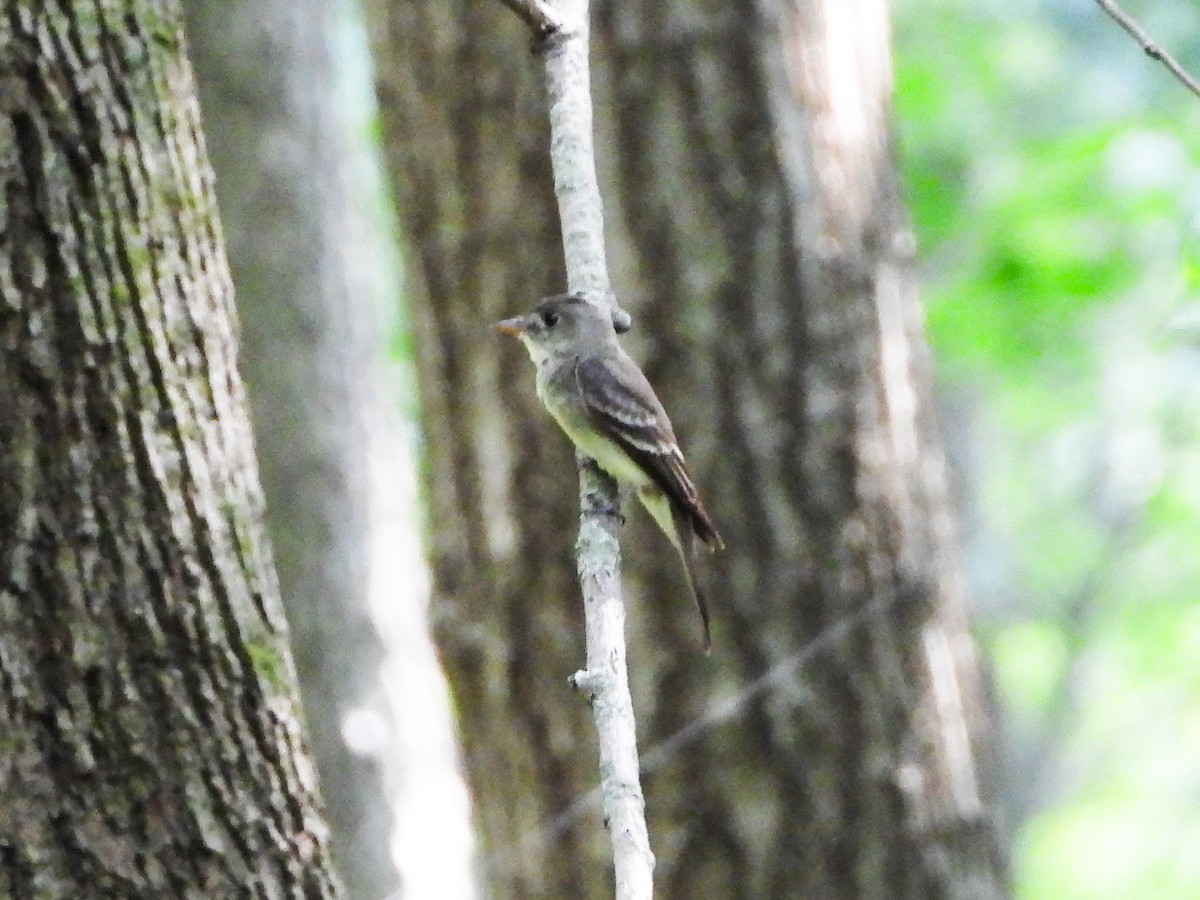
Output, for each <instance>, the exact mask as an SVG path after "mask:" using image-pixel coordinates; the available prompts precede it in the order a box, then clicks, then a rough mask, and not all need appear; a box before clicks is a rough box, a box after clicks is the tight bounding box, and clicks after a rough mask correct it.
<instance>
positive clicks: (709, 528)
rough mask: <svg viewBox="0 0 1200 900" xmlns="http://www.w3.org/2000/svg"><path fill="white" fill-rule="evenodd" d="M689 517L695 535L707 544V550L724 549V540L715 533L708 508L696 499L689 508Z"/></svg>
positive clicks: (715, 527) (715, 529) (715, 528)
mask: <svg viewBox="0 0 1200 900" xmlns="http://www.w3.org/2000/svg"><path fill="white" fill-rule="evenodd" d="M690 519H691V525H692V529H693V530H694V531H695V532H696V537H698V538H700V540H702V541H704V543H706V544H708V549H709V550H724V549H725V542H724V541H723V540H721V535H719V534H717V526H716V525H714V524H713V520H712V518H711V517H710V516H709V514H708V510H706V509H705V508H704V507H703V506H701V505H700V501H699V500H696V504H695V506H694V507H693V508H692V509H691V516H690Z"/></svg>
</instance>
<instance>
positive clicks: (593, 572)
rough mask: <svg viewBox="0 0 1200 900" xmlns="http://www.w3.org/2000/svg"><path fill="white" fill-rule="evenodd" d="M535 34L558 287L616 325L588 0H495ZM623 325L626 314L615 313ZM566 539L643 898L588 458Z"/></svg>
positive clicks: (605, 509)
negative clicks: (595, 129) (575, 531)
mask: <svg viewBox="0 0 1200 900" xmlns="http://www.w3.org/2000/svg"><path fill="white" fill-rule="evenodd" d="M501 2H502V3H504V5H505V6H507V7H509V8H510V9H512V10H513V11H515V12H516V13H517V15H519V16H520V17H521V18H522V19H523V20H524V21H525V22H526V23H527V24H528V25H529V27H530V28H531V29H533V32H534V34H535V36H536V38H537V42H536V44H535V48H536V49H537V50H538V51H539V52H540V54H541V57H542V60H543V62H544V63H545V67H546V94H547V105H548V108H549V116H550V165H551V168H552V169H553V171H554V195H555V199H556V200H557V201H558V217H559V223H560V227H561V232H562V241H563V257H564V261H565V263H566V271H567V290H568V291H570V292H571V293H575V292H581V293H584V294H586V295H587V296H588V298H589V299H591V300H593V301H595V302H597V303H601V304H605V305H606V306H607V307H608V308H609V310H610V311H612V312H613V314H614V324H616V325H617V327H621V323H622V320H620V318H619V317H620V315H621V314H620V313H619V311H618V310H617V307H616V303H615V300H614V297H613V292H612V286H611V282H610V281H609V277H608V267H607V264H606V262H605V251H604V214H603V209H602V204H601V201H600V186H599V182H598V181H597V178H596V159H595V150H594V148H593V142H592V95H591V76H590V73H589V70H588V0H553V3H552V4H548V3H546V2H544V0H501ZM624 325H625V327H628V321H627V316H626V318H625V320H624ZM579 492H580V516H579V539H578V541H577V543H576V545H575V552H576V561H577V566H578V570H579V584H580V589H581V590H582V593H583V610H584V625H585V629H586V632H587V635H586V636H587V668H586V669H585V670H583V671H581V672H576V673H575V674H574V675H572V676H571V679H570V681H571V684H572V685H574V686H575V687H576V688H578V689H579V690H580V691H581V692H582V693H583V694H585V695H586V696H587V698H588V700H589V701H590V703H591V707H592V716H593V719H594V721H595V724H596V733H597V737H598V744H599V751H600V752H599V757H600V793H601V796H602V798H603V804H604V821H605V824H606V825H607V827H608V830H609V837H610V838H611V840H612V851H613V870H614V874H615V876H616V877H615V882H616V898H617V900H650V898H651V896H652V893H653V883H654V877H653V876H654V854H653V853H651V851H650V837H649V832H648V830H647V828H646V803H645V799H644V797H643V795H642V785H641V781H640V777H639V764H638V748H637V738H636V728H635V723H634V715H633V697H632V695H631V694H630V691H629V672H628V668H627V666H626V651H625V600H624V591H623V589H622V586H621V547H620V543H619V540H618V535H619V531H620V524H621V515H620V498H619V496H618V494H617V485H616V482H614V481H613V480H612V479H611V478H609V477H608V476H607V475H606V474H605V473H604V472H602V471H601V470H600V469H599V468H597V466H596V465H595V463H594V462H592V461H591V460H589V459H586V458H585V457H580V458H579Z"/></svg>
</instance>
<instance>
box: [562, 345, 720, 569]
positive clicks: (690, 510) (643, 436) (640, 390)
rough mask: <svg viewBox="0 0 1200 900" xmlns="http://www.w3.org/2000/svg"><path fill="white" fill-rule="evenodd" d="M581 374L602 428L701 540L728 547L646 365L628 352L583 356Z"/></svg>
mask: <svg viewBox="0 0 1200 900" xmlns="http://www.w3.org/2000/svg"><path fill="white" fill-rule="evenodd" d="M575 379H576V382H577V383H578V386H579V395H580V397H581V398H582V400H583V407H584V410H585V411H586V412H587V415H588V417H589V418H590V419H591V421H592V423H593V424H594V425H595V426H596V428H598V429H599V430H600V432H601V433H602V434H604V435H605V436H607V437H608V438H610V439H611V440H613V441H615V442H616V444H617V445H618V446H619V447H620V448H621V449H622V450H624V451H625V453H626V454H627V455H628V456H629V458H630V459H631V460H633V462H634V463H635V464H636V465H637V466H638V467H639V468H640V469H641V470H642V471H643V472H645V473H646V474H647V475H648V476H649V477H650V478H651V479H652V480H653V481H654V483H655V484H657V485H658V486H659V487H660V488H661V489H662V491H663V493H665V494H666V495H667V497H668V498H670V500H671V504H672V506H676V507H678V508H680V509H682V510H684V511H685V512H686V513H687V515H688V518H689V519H691V521H692V523H693V527H694V529H695V533H696V535H697V536H699V538H700V539H701V540H703V541H704V542H705V543H707V544H709V545H710V546H713V547H720V546H722V544H721V538H720V536H719V535H718V534H717V529H716V526H715V525H714V524H713V521H712V519H711V518H710V517H709V515H708V513H707V512H706V511H705V509H704V507H703V505H702V504H701V503H700V496H699V494H698V493H697V491H696V485H695V483H694V482H693V481H692V477H691V475H690V474H689V473H688V470H687V465H686V464H685V462H684V459H683V452H682V451H681V450H680V449H679V442H678V441H677V440H676V439H675V430H674V429H673V428H672V427H671V420H670V419H668V418H667V413H666V410H664V409H663V406H662V403H661V402H659V399H658V397H657V395H656V394H655V393H654V389H653V388H652V387H651V386H650V382H649V381H647V380H646V376H645V375H643V374H642V370H641V369H639V368H638V367H637V365H636V364H635V363H634V362H633V361H632V360H630V359H629V358H628V357H625V356H595V357H589V358H587V359H581V360H580V361H579V363H578V364H577V365H576V367H575ZM681 537H682V536H681Z"/></svg>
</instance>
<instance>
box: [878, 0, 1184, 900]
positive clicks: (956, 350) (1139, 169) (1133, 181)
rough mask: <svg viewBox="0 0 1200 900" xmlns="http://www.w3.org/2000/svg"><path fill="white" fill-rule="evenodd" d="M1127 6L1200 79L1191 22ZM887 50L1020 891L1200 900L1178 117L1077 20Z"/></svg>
mask: <svg viewBox="0 0 1200 900" xmlns="http://www.w3.org/2000/svg"><path fill="white" fill-rule="evenodd" d="M1126 7H1127V9H1128V11H1129V12H1130V13H1131V14H1133V15H1135V16H1136V17H1138V18H1139V20H1140V21H1141V23H1142V25H1143V26H1144V27H1146V28H1147V29H1148V30H1149V32H1150V33H1151V34H1152V35H1154V36H1155V37H1156V38H1157V39H1158V40H1159V41H1160V42H1161V43H1162V44H1163V45H1164V46H1165V47H1167V48H1168V49H1169V50H1170V51H1171V52H1172V53H1173V54H1174V55H1175V56H1176V57H1177V58H1178V59H1179V60H1180V61H1181V62H1182V63H1183V64H1184V65H1185V67H1188V68H1189V69H1190V70H1191V71H1192V72H1194V73H1200V7H1197V6H1196V5H1195V3H1194V2H1191V0H1186V2H1185V0H1145V2H1141V3H1134V2H1132V0H1130V2H1128V3H1126ZM894 27H895V47H896V79H897V81H896V102H897V128H898V131H899V140H900V157H901V164H902V167H903V170H904V175H905V179H906V183H907V187H908V192H909V202H910V206H911V209H912V213H913V217H914V222H915V227H916V230H917V235H918V240H919V243H920V246H921V265H922V273H923V279H924V288H923V290H924V296H925V299H926V308H927V314H928V323H929V329H930V337H931V340H932V342H933V345H934V348H935V352H936V354H937V363H938V369H939V381H940V383H941V387H942V393H943V395H944V396H945V398H946V403H947V406H948V407H950V408H951V409H952V410H953V411H955V413H956V414H955V415H954V416H953V417H952V419H951V417H948V420H950V421H952V422H953V424H952V425H951V426H950V427H949V428H948V435H947V438H948V442H949V445H950V449H951V454H952V457H953V458H954V459H955V460H956V462H957V463H958V465H959V468H960V470H961V471H962V472H963V480H964V481H965V483H966V484H967V485H968V487H967V489H965V490H964V491H963V498H962V500H963V508H964V522H965V524H964V532H965V534H964V542H965V555H966V560H967V564H968V570H969V573H970V575H971V579H972V583H973V589H974V596H975V600H976V606H977V610H978V614H977V621H978V623H979V633H980V637H981V639H982V640H983V641H984V642H985V644H987V645H988V647H989V649H990V651H991V658H992V661H993V663H992V664H993V666H994V676H995V680H996V683H997V687H998V691H999V694H1000V697H1001V702H1002V705H1003V707H1004V717H1005V720H1006V740H1007V743H1008V745H1009V746H1008V751H1009V752H1008V758H1009V761H1010V763H1011V770H1012V777H1011V778H1009V779H1008V782H1007V783H1006V784H1005V785H1004V786H1003V793H1004V797H1005V807H1006V809H1007V816H1008V819H1009V822H1008V824H1009V826H1010V827H1012V828H1013V829H1014V845H1015V848H1016V858H1015V869H1016V871H1015V879H1016V889H1017V896H1018V897H1021V898H1031V900H1032V898H1055V900H1101V898H1103V900H1113V898H1131V900H1132V898H1136V900H1155V898H1192V897H1200V666H1198V665H1197V661H1198V660H1200V294H1198V291H1200V249H1198V247H1200V242H1198V237H1200V235H1198V230H1200V152H1198V148H1197V135H1200V99H1197V98H1196V97H1195V96H1193V95H1192V94H1190V93H1188V92H1187V91H1186V90H1185V89H1184V88H1183V87H1182V86H1181V85H1180V84H1178V83H1177V82H1176V81H1174V80H1173V79H1172V78H1171V77H1170V75H1169V74H1168V73H1167V71H1166V69H1165V68H1164V67H1162V66H1161V65H1159V64H1158V63H1156V62H1154V61H1153V60H1151V59H1149V58H1148V57H1147V56H1146V55H1145V54H1143V53H1142V52H1141V51H1140V49H1139V48H1138V47H1137V45H1136V44H1135V43H1134V42H1133V41H1132V40H1131V39H1130V38H1129V37H1128V36H1127V35H1125V34H1124V32H1122V31H1120V30H1119V29H1118V27H1117V26H1116V24H1115V23H1113V22H1112V21H1111V20H1109V19H1108V18H1107V17H1106V16H1105V15H1104V14H1103V12H1102V11H1101V10H1100V8H1099V6H1098V5H1097V4H1096V3H1094V2H1092V0H1058V2H1051V0H1009V2H1004V3H1001V2H997V0H974V2H968V0H922V2H917V0H898V2H897V4H896V8H895V10H894ZM960 413H961V414H960Z"/></svg>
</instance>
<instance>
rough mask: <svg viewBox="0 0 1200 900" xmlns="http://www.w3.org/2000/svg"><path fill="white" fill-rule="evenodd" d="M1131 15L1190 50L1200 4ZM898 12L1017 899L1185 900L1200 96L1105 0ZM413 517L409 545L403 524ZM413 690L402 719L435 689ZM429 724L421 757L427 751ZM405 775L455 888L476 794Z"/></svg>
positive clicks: (902, 151) (958, 489)
mask: <svg viewBox="0 0 1200 900" xmlns="http://www.w3.org/2000/svg"><path fill="white" fill-rule="evenodd" d="M1128 9H1129V11H1130V12H1131V13H1132V14H1133V15H1135V16H1137V17H1138V19H1139V21H1140V22H1141V23H1142V24H1143V25H1144V26H1145V27H1146V28H1147V30H1148V31H1149V32H1150V33H1151V34H1152V35H1154V36H1155V37H1156V38H1157V39H1158V40H1159V41H1160V42H1161V43H1162V44H1163V45H1164V46H1166V47H1168V48H1169V49H1170V50H1171V51H1172V52H1173V53H1174V54H1175V55H1176V56H1177V58H1179V59H1180V60H1181V61H1182V62H1183V63H1184V64H1185V65H1187V64H1188V62H1189V61H1193V63H1194V62H1195V61H1200V17H1197V16H1196V15H1195V10H1194V8H1192V7H1191V5H1190V4H1187V3H1184V2H1177V0H1155V2H1146V3H1130V4H1128ZM892 20H893V21H892V24H893V42H894V54H895V55H894V61H895V71H896V92H895V126H896V128H897V132H898V137H899V142H898V150H899V154H898V155H899V162H900V166H901V171H902V174H903V179H904V185H905V190H906V199H907V202H908V204H909V208H910V210H911V213H912V216H913V219H914V225H915V230H916V233H917V238H918V244H919V250H918V254H919V259H920V261H921V271H922V278H921V294H922V298H923V302H924V306H925V309H926V314H927V329H928V335H929V338H930V341H931V343H932V345H933V347H934V351H935V362H936V374H937V383H938V401H939V406H940V411H941V414H942V415H941V418H942V421H943V435H944V440H945V442H946V445H947V447H948V450H949V453H950V456H951V460H952V463H953V471H954V480H955V500H956V504H957V513H958V517H959V520H960V537H961V544H962V553H963V557H964V560H965V563H966V571H967V575H968V579H969V583H970V597H971V603H972V617H973V630H974V632H975V634H976V636H977V638H978V639H979V640H980V641H981V643H982V645H983V646H984V648H985V649H986V656H987V660H988V669H989V673H990V679H991V681H992V684H993V687H994V696H995V700H996V703H997V705H998V707H999V709H1000V711H1001V718H1002V723H1003V725H1002V741H1003V744H1004V759H1005V763H1006V765H1005V767H1004V772H1005V784H1004V785H1003V790H1002V791H1001V800H1002V805H1003V814H1004V818H1005V821H1006V822H1007V823H1008V826H1009V827H1010V829H1011V839H1012V848H1013V865H1014V888H1015V894H1016V896H1018V897H1022V898H1042V897H1054V898H1062V900H1075V898H1078V900H1092V898H1095V900H1100V898H1106V900H1107V898H1114V897H1135V896H1136V897H1139V898H1164V900H1165V898H1179V897H1189V896H1196V895H1198V894H1200V854H1197V853H1196V852H1195V851H1196V848H1198V847H1200V818H1197V816H1196V815H1195V810H1196V809H1197V806H1198V804H1200V764H1198V763H1197V760H1200V680H1198V676H1197V674H1196V667H1195V665H1194V660H1195V659H1196V658H1198V657H1200V606H1197V604H1196V602H1195V601H1196V595H1197V586H1198V585H1200V553H1197V552H1196V535H1197V533H1198V531H1200V417H1197V415H1196V412H1197V410H1200V302H1198V301H1197V298H1196V290H1197V287H1198V285H1200V257H1198V255H1197V231H1198V228H1200V177H1198V174H1197V173H1198V168H1197V162H1198V157H1197V148H1196V142H1195V135H1196V134H1197V129H1198V126H1200V101H1198V100H1197V98H1195V97H1194V96H1192V95H1190V94H1189V93H1188V92H1187V91H1186V90H1185V89H1184V88H1183V87H1182V86H1181V85H1180V84H1179V83H1177V82H1176V81H1174V80H1173V79H1172V78H1171V77H1170V76H1169V75H1168V74H1167V72H1166V70H1165V69H1163V68H1162V67H1160V66H1159V65H1157V64H1156V63H1154V62H1153V61H1151V60H1150V59H1148V58H1147V57H1146V56H1144V55H1143V54H1142V53H1140V52H1139V49H1138V47H1137V46H1136V44H1135V43H1134V42H1133V41H1131V39H1130V38H1129V37H1128V36H1127V35H1126V34H1124V33H1123V32H1121V31H1120V30H1119V29H1118V28H1117V27H1116V25H1115V24H1114V23H1113V22H1112V21H1111V20H1109V19H1108V18H1106V17H1105V16H1104V15H1103V14H1102V12H1101V10H1100V9H1099V7H1098V6H1097V5H1096V4H1095V3H1093V2H1091V0H1071V2H1067V3H1055V2H1049V0H1018V2H1011V0H1003V2H1002V0H986V2H982V3H981V2H973V3H966V2H961V0H931V2H916V0H897V2H896V3H894V5H893V10H892ZM363 29H364V26H363V25H362V23H361V22H360V21H359V20H358V18H357V13H356V12H355V11H354V10H352V9H350V8H349V7H344V8H343V17H342V24H341V26H340V27H339V34H340V36H341V37H340V39H339V46H340V47H341V50H340V52H339V54H338V58H337V60H338V65H339V67H340V69H341V75H342V77H343V78H344V80H345V85H346V96H347V98H348V99H349V100H350V102H351V105H352V107H353V109H354V110H355V112H354V117H355V118H356V119H357V121H358V131H357V132H356V140H357V141H358V146H359V150H360V152H361V154H362V160H363V166H362V170H361V172H360V174H361V175H362V176H363V185H364V186H365V187H364V188H363V193H362V194H361V195H360V197H359V199H360V201H361V202H363V203H364V204H365V206H366V208H367V209H369V210H370V212H369V215H371V216H373V217H375V218H374V221H375V222H376V223H381V226H380V227H381V229H382V230H386V229H387V228H390V225H389V224H388V223H390V221H391V219H390V217H391V215H392V211H391V209H390V207H389V203H390V200H388V199H386V197H385V194H386V190H385V189H384V188H383V187H382V180H381V179H380V178H379V176H378V170H377V169H376V168H375V166H376V165H377V164H374V163H372V162H371V155H372V153H374V152H375V150H376V147H375V144H376V142H377V140H378V134H379V125H378V123H377V122H376V121H375V118H374V116H375V113H374V111H373V106H372V101H371V97H370V82H369V79H370V74H369V70H368V68H367V66H368V63H367V59H366V56H365V54H366V44H367V37H366V35H365V33H364V31H363ZM1195 67H1196V66H1195V64H1193V66H1192V68H1193V69H1194V68H1195ZM383 249H386V248H383ZM400 267H402V262H401V263H398V268H397V269H396V270H395V271H393V272H392V273H391V275H390V276H389V277H388V279H387V280H386V283H385V285H384V286H383V287H382V288H381V291H382V293H383V294H389V293H390V292H391V291H392V290H393V289H395V290H396V291H397V294H396V296H397V298H398V300H399V302H400V309H399V310H398V315H399V322H400V324H399V325H398V326H397V332H396V336H395V339H394V340H393V342H392V345H393V360H394V361H395V362H396V363H397V364H398V369H397V371H399V372H401V373H402V378H403V377H406V376H405V375H404V373H407V372H409V363H410V359H411V358H410V356H409V354H410V353H411V345H410V343H409V340H408V338H407V337H406V336H405V331H404V328H403V320H404V312H403V296H402V292H401V291H400V288H399V286H400V283H401V281H402V274H401V272H400V271H399V268H400ZM388 285H391V287H389V286H388ZM521 299H522V298H514V303H518V302H519V301H520V300H521ZM498 352H499V351H498ZM405 392H406V393H407V395H408V396H409V398H410V401H409V402H408V403H407V404H406V405H405V407H404V408H405V414H406V416H407V422H408V424H407V426H406V428H405V430H404V433H405V434H406V435H407V437H406V443H407V450H406V451H405V452H406V453H409V451H411V455H409V456H408V458H409V462H410V464H415V463H414V462H413V461H414V460H416V459H418V458H419V456H420V438H419V433H418V430H417V418H416V417H417V410H416V407H415V399H413V398H415V389H414V388H412V387H411V386H408V387H407V388H405ZM402 534H403V535H406V537H405V541H406V542H407V543H406V546H408V547H409V548H410V550H411V548H413V547H414V546H415V545H414V544H413V542H414V541H416V540H417V530H416V528H415V527H406V528H403V529H402ZM414 552H415V551H414ZM422 589H423V588H422V586H421V584H420V583H419V582H418V583H417V584H416V585H414V586H413V587H412V590H415V591H418V592H419V591H421V590H422ZM379 614H380V616H381V617H382V618H383V619H388V618H389V617H391V618H392V619H394V618H395V616H396V611H395V610H394V609H392V610H385V609H383V608H381V609H380V611H379ZM385 631H386V628H385ZM397 671H398V670H397V669H396V665H395V663H393V669H392V672H393V675H396V673H397ZM425 678H426V676H423V675H421V674H419V673H415V672H409V673H407V675H406V676H404V677H400V678H399V679H398V682H397V683H399V684H401V685H405V684H408V685H411V684H422V685H424V684H427V682H426V681H425ZM399 697H400V698H399V700H398V702H399V704H400V708H402V709H407V710H408V714H411V713H412V712H413V710H414V708H415V707H414V706H413V704H415V703H419V702H423V701H424V700H426V699H428V695H427V694H426V693H424V692H423V691H422V690H421V689H417V690H415V691H412V690H407V689H404V688H403V687H401V694H400V695H399ZM430 714H431V715H435V713H432V712H431V713H430ZM439 734H440V735H441V736H440V737H439V738H437V739H436V740H441V741H445V740H447V739H448V737H447V735H446V734H445V733H444V732H439ZM436 740H435V741H434V743H431V744H427V745H426V744H423V745H422V746H423V747H426V750H420V749H418V750H417V751H415V753H414V754H411V755H410V757H409V758H425V759H426V762H428V763H429V764H430V765H433V760H432V757H430V756H429V755H428V754H434V755H436V753H435V751H432V750H428V748H429V747H435V746H440V747H442V748H443V749H444V748H445V744H444V743H442V744H440V745H439V744H437V743H436ZM423 753H424V754H426V756H424V757H422V754H423ZM401 782H402V784H403V785H407V787H402V789H401V790H400V792H399V794H398V796H397V799H398V801H399V802H400V803H401V805H402V806H404V804H405V801H404V799H403V798H404V797H406V796H407V797H409V799H410V801H413V802H409V803H408V804H407V806H408V809H409V810H410V811H409V812H408V813H406V812H405V810H404V809H403V808H401V809H400V811H399V812H400V815H401V819H402V821H409V822H410V824H409V825H408V826H407V827H404V826H402V828H401V832H400V833H399V835H398V838H397V842H396V848H397V857H398V859H399V861H400V864H401V869H402V872H403V873H404V874H405V876H406V881H407V884H408V885H409V887H410V888H411V889H413V890H414V896H418V895H422V894H421V891H422V889H423V888H422V885H424V886H425V888H424V889H425V890H428V893H427V894H424V896H430V897H432V896H447V894H446V893H439V892H445V891H448V890H450V887H449V884H450V883H451V882H453V881H454V878H453V877H451V879H450V881H449V882H447V881H446V880H445V878H446V875H447V868H446V867H445V866H444V865H442V864H440V863H438V862H437V861H436V860H435V858H434V857H431V856H430V855H429V852H428V850H427V849H424V848H425V847H426V846H427V845H426V844H425V843H423V842H422V838H424V839H425V841H427V842H428V846H433V845H437V846H440V847H441V848H442V849H443V850H446V849H447V848H450V849H449V851H448V852H449V854H450V858H451V859H453V858H455V854H456V853H458V854H462V853H465V852H467V851H466V850H465V847H466V842H467V838H466V837H465V833H464V832H463V831H462V828H461V821H460V818H459V817H460V816H461V815H462V813H463V811H464V809H463V800H462V797H461V796H460V795H458V794H456V793H454V792H455V790H456V788H455V787H454V786H453V785H454V782H453V776H452V775H451V774H447V771H446V769H445V767H444V766H443V767H442V768H439V769H438V773H437V775H436V777H430V778H425V777H424V776H422V775H421V774H420V773H419V772H411V771H410V772H407V773H403V776H402V778H401ZM418 785H419V786H418ZM448 798H453V802H449V803H448ZM431 810H438V811H440V813H441V815H440V816H439V815H438V814H436V813H435V814H433V815H432V818H431V817H430V811H431ZM448 810H449V812H448ZM413 822H420V823H421V824H420V825H413V824H411V823H413ZM431 822H433V823H435V824H434V827H432V828H430V827H429V825H430V823H431ZM437 822H443V824H442V825H440V826H439V825H437V824H436V823H437ZM455 848H457V849H455ZM456 889H457V890H462V891H464V892H465V891H466V890H467V889H468V888H467V887H466V886H465V885H459V887H458V888H456Z"/></svg>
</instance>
